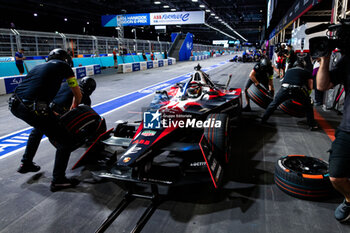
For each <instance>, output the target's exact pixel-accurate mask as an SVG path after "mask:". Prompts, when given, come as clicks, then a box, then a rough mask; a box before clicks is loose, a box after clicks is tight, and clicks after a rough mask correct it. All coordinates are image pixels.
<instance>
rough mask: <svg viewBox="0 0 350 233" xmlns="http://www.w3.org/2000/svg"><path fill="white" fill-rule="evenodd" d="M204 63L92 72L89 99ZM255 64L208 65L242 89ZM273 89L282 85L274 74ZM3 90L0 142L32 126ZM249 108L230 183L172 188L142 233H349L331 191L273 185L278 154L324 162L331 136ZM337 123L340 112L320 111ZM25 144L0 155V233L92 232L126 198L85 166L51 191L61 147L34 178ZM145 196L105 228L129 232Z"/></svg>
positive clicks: (44, 148)
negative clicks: (326, 194)
mask: <svg viewBox="0 0 350 233" xmlns="http://www.w3.org/2000/svg"><path fill="white" fill-rule="evenodd" d="M229 58H231V57H228V56H225V57H219V58H212V59H209V60H204V61H200V64H201V66H202V67H203V68H206V67H210V66H212V65H215V64H219V63H220V62H222V61H226V60H228V59H229ZM197 63H198V62H182V63H178V64H176V65H173V66H167V67H162V68H157V69H152V70H146V71H140V72H135V73H128V74H117V73H116V71H115V70H114V69H109V70H104V71H103V74H102V75H98V76H96V81H97V85H98V87H97V90H96V91H95V92H94V94H93V95H92V101H93V104H98V103H102V102H104V101H108V100H110V99H113V98H117V97H120V96H122V95H125V94H127V93H130V92H134V91H138V90H140V89H142V88H144V87H147V86H150V85H153V84H156V83H159V82H161V81H165V80H169V79H171V78H174V77H178V76H181V75H184V74H188V73H189V72H192V71H193V67H194V66H195V65H197ZM252 67H253V63H245V64H243V63H227V64H225V65H222V66H220V67H218V68H215V69H212V70H210V71H208V73H209V74H210V76H211V77H212V79H213V80H217V81H219V82H220V83H225V81H226V78H227V76H228V75H229V74H231V73H232V74H233V78H232V81H231V86H232V87H240V88H243V87H244V84H245V81H246V80H247V78H248V75H249V72H250V70H251V69H252ZM275 86H276V89H277V90H278V89H279V86H280V83H279V81H278V80H275ZM8 97H9V96H8V95H7V96H0V114H1V116H2V117H1V118H0V127H1V128H2V131H1V132H0V138H1V137H2V136H4V135H7V134H10V133H12V132H15V131H18V130H21V129H24V128H27V127H28V126H27V125H26V124H25V123H24V122H22V121H21V120H19V119H17V118H15V117H14V116H12V115H11V113H10V112H9V111H8V110H7V103H6V100H7V99H8ZM151 100H152V95H150V96H148V97H145V98H143V99H140V100H139V101H136V102H133V103H131V104H129V105H126V106H124V107H122V108H118V109H117V110H115V111H113V112H110V113H108V114H105V115H104V117H105V118H106V120H107V124H108V128H111V127H114V125H115V124H114V122H115V121H117V120H120V119H122V120H140V119H141V115H140V113H139V112H141V109H142V107H144V106H147V105H148V104H149V102H150V101H151ZM252 107H253V110H254V111H253V112H250V113H244V114H243V119H242V122H241V125H240V127H238V128H237V129H235V132H234V134H235V137H234V139H233V140H232V144H233V146H234V151H235V152H234V154H233V156H234V158H235V159H234V160H233V162H232V164H231V165H232V169H231V170H229V171H228V172H227V183H226V184H225V185H224V187H223V189H222V190H220V191H218V192H212V191H210V190H208V189H207V187H208V186H206V185H204V186H203V185H191V186H186V187H180V188H174V190H172V195H171V199H170V200H168V201H165V202H163V203H162V204H161V205H160V206H159V207H158V209H157V210H156V211H155V212H154V214H153V215H152V217H151V218H150V220H149V221H148V223H147V224H146V225H145V227H144V229H143V231H142V232H149V233H154V232H157V233H158V232H164V233H175V232H184V233H187V232H188V233H195V232H200V233H203V232H244V233H245V232H254V233H255V232H266V233H280V232H284V233H287V232H298V233H301V232H318V233H333V232H334V233H338V232H350V226H349V225H343V224H340V223H338V222H337V221H336V220H335V219H334V217H333V216H334V209H335V208H336V206H337V205H338V203H340V202H341V201H342V199H341V197H339V196H335V197H332V198H330V199H327V200H324V201H307V200H300V199H296V198H293V197H291V196H288V195H287V194H285V193H283V192H282V191H281V190H279V189H278V188H277V187H276V185H275V184H274V181H273V173H274V164H275V162H276V160H277V159H278V158H279V157H281V156H284V155H288V154H305V155H309V156H314V157H318V158H322V159H325V160H327V159H328V154H327V152H326V151H327V150H328V149H329V147H330V144H331V141H330V139H329V138H328V136H327V135H326V134H325V133H324V131H322V130H319V131H316V132H310V131H308V129H307V127H306V126H305V125H303V124H300V121H301V120H303V119H298V118H292V117H290V116H287V115H285V114H284V113H282V112H278V111H276V112H275V114H274V115H273V116H272V117H271V118H270V120H269V121H270V122H272V123H275V124H276V126H275V127H263V126H260V125H259V124H258V121H257V120H256V118H257V116H258V115H260V114H261V113H263V109H261V108H259V107H258V106H256V105H255V104H252ZM316 110H317V111H318V112H319V113H320V114H321V115H323V116H324V117H325V118H326V119H327V121H329V122H330V124H331V125H332V126H333V127H336V125H337V124H338V123H339V121H340V117H339V116H337V115H336V114H335V113H333V112H323V111H322V110H321V109H320V108H318V107H317V109H316ZM83 151H84V150H83V149H78V150H76V151H74V152H73V153H72V155H71V158H70V163H69V168H70V167H71V166H72V165H73V164H74V163H75V162H76V161H77V160H78V158H79V157H80V156H81V154H82V153H83ZM22 153H23V150H21V151H19V152H17V153H14V154H12V155H10V156H7V157H5V158H3V159H0V187H1V189H0V190H1V193H0V232H1V233H5V232H9V233H17V232H18V233H20V232H21V233H22V232H25V233H29V232H33V233H34V232H35V233H41V232H43V233H48V232H50V233H51V232H55V233H56V232H59V233H61V232H69V233H74V232H77V233H78V232H79V233H81V232H84V233H85V232H87V233H88V232H94V231H95V230H96V229H97V228H98V226H99V225H100V224H101V223H102V222H103V220H104V219H105V218H106V217H107V216H108V215H109V214H110V212H111V211H113V210H114V208H115V207H116V205H117V204H118V203H119V202H120V201H121V200H122V198H123V193H124V192H123V190H122V189H121V188H120V187H119V186H117V185H116V184H115V183H112V182H105V183H99V184H93V183H91V182H89V179H88V178H89V172H88V171H87V170H84V169H83V168H80V169H77V170H74V171H71V170H70V169H67V173H68V174H67V175H68V176H77V177H78V178H80V179H81V180H83V181H82V183H81V184H80V185H79V186H78V187H77V188H75V189H69V190H65V191H62V192H56V193H51V192H50V191H49V185H50V180H51V172H52V168H53V162H54V154H55V149H54V148H53V146H52V145H51V144H50V143H49V142H48V141H44V142H42V143H41V145H40V147H39V150H38V153H37V155H36V157H35V160H34V161H35V162H36V163H37V164H39V165H40V166H41V171H40V172H38V173H36V174H33V173H32V174H30V173H29V174H25V175H22V174H19V173H17V172H16V169H17V167H18V166H19V163H20V159H21V156H22ZM147 203H148V202H147V201H143V200H137V201H135V202H134V203H132V204H131V205H130V206H129V207H128V208H127V209H126V210H125V211H124V212H123V213H122V215H121V216H120V217H119V218H118V219H117V220H116V221H115V222H114V223H113V224H112V225H111V226H110V227H109V228H108V230H107V231H106V232H129V231H130V230H131V229H132V227H133V226H134V224H135V223H136V221H137V220H138V218H139V217H140V216H141V214H142V212H143V210H144V209H145V208H146V205H147Z"/></svg>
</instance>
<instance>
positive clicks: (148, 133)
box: [141, 130, 157, 137]
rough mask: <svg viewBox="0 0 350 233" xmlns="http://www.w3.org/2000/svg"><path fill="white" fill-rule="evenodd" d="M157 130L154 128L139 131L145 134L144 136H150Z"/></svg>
mask: <svg viewBox="0 0 350 233" xmlns="http://www.w3.org/2000/svg"><path fill="white" fill-rule="evenodd" d="M156 133H157V131H154V130H145V131H143V132H142V133H141V135H142V136H145V137H152V136H154V135H156Z"/></svg>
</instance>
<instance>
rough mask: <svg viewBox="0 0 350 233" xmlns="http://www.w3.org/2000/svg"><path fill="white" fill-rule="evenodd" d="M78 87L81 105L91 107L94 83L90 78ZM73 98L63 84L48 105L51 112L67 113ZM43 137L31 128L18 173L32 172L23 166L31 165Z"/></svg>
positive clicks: (35, 129) (65, 84) (37, 130)
mask: <svg viewBox="0 0 350 233" xmlns="http://www.w3.org/2000/svg"><path fill="white" fill-rule="evenodd" d="M79 87H80V90H81V92H82V95H83V97H82V100H81V103H82V104H85V105H88V106H91V99H90V95H91V94H92V92H93V91H94V90H95V89H96V81H95V80H94V79H93V78H90V77H85V78H82V79H81V80H80V83H79ZM73 97H74V96H73V93H72V91H71V89H70V87H69V86H68V83H63V84H62V85H61V88H60V90H59V91H58V93H57V95H56V97H55V98H54V99H53V101H52V102H51V104H50V108H51V110H53V111H54V112H55V113H57V114H58V115H62V114H64V113H66V112H68V111H69V109H70V107H71V105H72V100H73ZM43 135H44V133H43V132H42V131H41V130H40V129H37V128H33V129H32V131H31V132H30V135H29V139H28V141H27V147H26V149H25V152H24V154H23V158H22V160H21V161H22V164H21V166H20V167H19V168H18V170H17V171H18V172H19V173H27V172H30V171H32V170H31V167H30V166H25V164H32V163H33V158H34V156H35V153H36V151H37V150H38V147H39V144H40V141H41V139H42V137H43Z"/></svg>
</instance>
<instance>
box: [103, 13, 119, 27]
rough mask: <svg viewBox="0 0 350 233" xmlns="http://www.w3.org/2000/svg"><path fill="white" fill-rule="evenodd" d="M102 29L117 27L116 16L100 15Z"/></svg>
mask: <svg viewBox="0 0 350 233" xmlns="http://www.w3.org/2000/svg"><path fill="white" fill-rule="evenodd" d="M101 23H102V27H115V26H117V16H116V15H102V16H101Z"/></svg>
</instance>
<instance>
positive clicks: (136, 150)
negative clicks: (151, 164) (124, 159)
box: [124, 144, 142, 155]
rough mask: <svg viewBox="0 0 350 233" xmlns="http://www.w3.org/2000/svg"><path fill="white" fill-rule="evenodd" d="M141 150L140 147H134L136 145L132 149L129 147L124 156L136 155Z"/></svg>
mask: <svg viewBox="0 0 350 233" xmlns="http://www.w3.org/2000/svg"><path fill="white" fill-rule="evenodd" d="M141 149H142V148H141V147H136V144H135V145H134V146H132V147H130V149H129V150H127V151H126V152H125V153H124V155H128V154H135V153H137V152H138V151H139V150H141Z"/></svg>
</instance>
